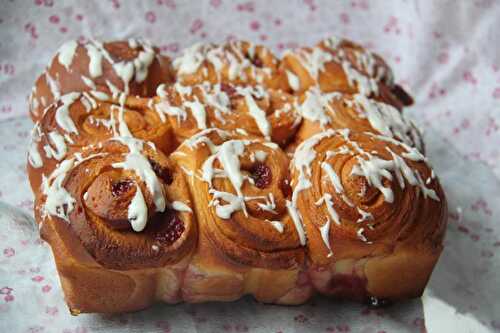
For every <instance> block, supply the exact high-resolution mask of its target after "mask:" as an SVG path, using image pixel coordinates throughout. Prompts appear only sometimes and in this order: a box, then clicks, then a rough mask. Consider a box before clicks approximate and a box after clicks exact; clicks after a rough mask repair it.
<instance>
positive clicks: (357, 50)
mask: <svg viewBox="0 0 500 333" xmlns="http://www.w3.org/2000/svg"><path fill="white" fill-rule="evenodd" d="M280 68H281V70H282V72H283V73H285V75H286V78H287V80H286V81H287V82H288V85H289V87H290V88H291V89H292V90H293V91H295V92H296V93H298V94H300V93H303V92H305V91H306V90H307V89H309V88H310V87H312V86H318V87H319V89H320V90H321V91H322V92H325V93H330V92H341V93H348V94H356V93H359V94H362V95H365V96H368V97H371V98H374V99H376V100H379V101H382V102H385V103H388V104H391V105H393V106H395V107H397V108H398V109H401V108H402V107H403V106H405V105H411V104H412V103H413V100H412V99H411V97H410V96H409V95H408V94H407V93H406V92H405V91H404V90H403V88H401V86H399V85H396V84H394V81H393V74H392V71H391V69H390V68H389V66H387V64H386V63H385V62H384V61H383V60H382V58H381V57H380V56H378V55H376V54H374V53H372V52H370V51H368V50H366V49H364V48H363V47H361V46H360V45H357V44H355V43H353V42H351V41H347V40H344V39H338V38H336V37H331V38H328V39H325V40H324V41H322V42H320V43H319V44H318V45H316V46H314V47H312V48H311V47H303V48H298V49H296V50H290V51H286V52H285V54H284V56H283V60H282V61H281V66H280Z"/></svg>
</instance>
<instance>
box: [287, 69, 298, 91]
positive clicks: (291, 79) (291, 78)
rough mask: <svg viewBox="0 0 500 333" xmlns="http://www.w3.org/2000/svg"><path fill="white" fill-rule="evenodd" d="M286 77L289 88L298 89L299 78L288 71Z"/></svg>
mask: <svg viewBox="0 0 500 333" xmlns="http://www.w3.org/2000/svg"><path fill="white" fill-rule="evenodd" d="M286 77H287V80H288V84H289V85H290V88H292V89H293V91H298V90H299V89H300V80H299V78H298V77H297V75H295V74H293V73H292V72H290V71H286Z"/></svg>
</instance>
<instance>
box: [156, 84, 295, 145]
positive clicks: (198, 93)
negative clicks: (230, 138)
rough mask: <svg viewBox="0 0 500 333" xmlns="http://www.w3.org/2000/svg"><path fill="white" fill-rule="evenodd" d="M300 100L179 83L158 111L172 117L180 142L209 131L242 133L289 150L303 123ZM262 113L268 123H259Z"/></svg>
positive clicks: (281, 94)
mask: <svg viewBox="0 0 500 333" xmlns="http://www.w3.org/2000/svg"><path fill="white" fill-rule="evenodd" d="M295 105H296V97H295V96H293V95H290V94H288V93H286V92H283V91H277V90H269V91H266V90H264V89H261V88H259V87H253V86H247V85H244V86H236V85H233V84H231V83H222V84H215V85H210V84H207V83H204V84H198V85H194V86H183V85H181V84H179V83H176V84H174V85H172V86H169V87H167V88H166V90H165V91H164V93H162V97H160V98H157V101H156V103H155V107H156V108H157V110H158V111H159V112H164V113H165V114H166V116H167V117H168V119H169V121H170V123H171V125H172V128H173V129H174V132H175V134H176V136H177V140H178V141H179V142H182V141H184V140H185V139H188V138H190V137H191V136H193V135H194V134H196V133H198V132H200V131H202V130H204V129H207V128H212V127H215V128H220V129H223V130H228V131H239V132H240V133H245V132H246V133H247V134H248V135H250V136H257V137H264V138H267V139H268V140H271V141H273V142H276V143H278V144H280V145H281V146H285V145H286V144H287V143H288V142H289V141H290V139H291V138H292V137H293V136H294V134H295V132H296V131H297V128H298V126H299V125H300V122H301V117H300V116H299V114H298V113H297V112H296V110H295ZM255 109H257V112H258V113H259V112H261V113H262V114H263V115H262V117H263V118H264V119H262V120H261V119H259V115H258V114H257V115H256V114H255Z"/></svg>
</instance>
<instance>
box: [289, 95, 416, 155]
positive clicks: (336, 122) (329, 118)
mask: <svg viewBox="0 0 500 333" xmlns="http://www.w3.org/2000/svg"><path fill="white" fill-rule="evenodd" d="M297 109H298V110H299V111H298V112H299V114H301V115H302V118H303V120H302V123H301V125H300V128H299V130H298V132H297V134H296V136H295V142H296V143H297V144H299V143H300V142H303V141H304V140H306V139H308V138H310V137H311V136H313V135H315V134H318V133H321V132H323V131H324V130H326V129H343V128H349V129H351V130H353V131H356V132H370V133H374V134H380V135H385V136H387V137H390V138H394V139H396V140H399V141H402V142H404V143H406V144H407V145H409V146H411V147H416V148H417V149H419V150H420V151H422V152H424V144H423V141H422V137H421V135H420V133H419V131H418V129H417V128H416V126H415V125H414V124H413V123H412V122H411V121H410V120H409V119H407V118H406V117H405V116H404V115H403V114H401V113H400V112H399V111H398V110H397V109H395V108H394V107H392V106H391V105H389V104H385V103H382V102H378V101H375V100H372V99H369V98H366V97H365V96H363V95H361V94H355V95H351V94H342V93H337V92H335V93H330V94H324V93H321V92H320V91H319V90H318V89H315V88H311V89H309V90H307V91H306V92H305V93H304V94H302V95H301V96H300V97H299V102H298V105H297ZM297 144H296V145H297ZM296 145H295V146H296Z"/></svg>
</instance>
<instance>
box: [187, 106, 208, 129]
mask: <svg viewBox="0 0 500 333" xmlns="http://www.w3.org/2000/svg"><path fill="white" fill-rule="evenodd" d="M184 106H186V107H188V108H190V109H191V114H192V115H193V117H194V119H195V120H196V125H197V127H198V128H199V129H206V128H207V114H206V112H205V107H204V106H203V104H201V103H200V102H199V101H194V102H190V101H187V102H184Z"/></svg>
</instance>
